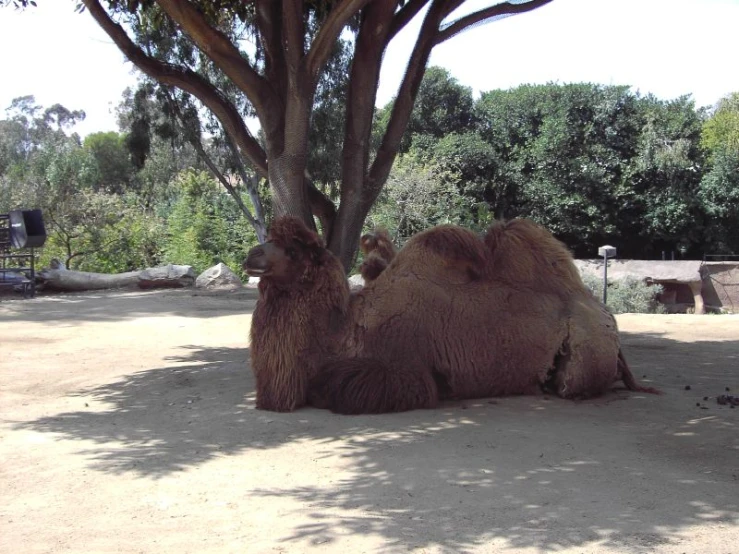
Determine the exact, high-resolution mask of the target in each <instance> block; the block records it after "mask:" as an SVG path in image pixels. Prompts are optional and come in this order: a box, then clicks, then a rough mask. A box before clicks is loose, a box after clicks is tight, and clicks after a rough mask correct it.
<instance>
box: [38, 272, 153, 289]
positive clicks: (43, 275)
mask: <svg viewBox="0 0 739 554" xmlns="http://www.w3.org/2000/svg"><path fill="white" fill-rule="evenodd" d="M140 273H141V272H140V271H128V272H126V273H114V274H108V273H91V272H87V271H73V270H71V269H43V270H41V271H40V272H39V273H37V274H36V281H37V282H38V284H39V285H40V286H41V287H43V289H44V290H58V291H68V292H73V291H84V290H102V289H121V288H126V287H135V286H137V285H138V282H139V274H140Z"/></svg>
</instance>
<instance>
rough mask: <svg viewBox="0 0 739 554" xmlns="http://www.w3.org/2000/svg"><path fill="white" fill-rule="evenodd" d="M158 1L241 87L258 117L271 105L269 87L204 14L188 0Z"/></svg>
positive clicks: (201, 48) (198, 45) (202, 49)
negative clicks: (210, 23)
mask: <svg viewBox="0 0 739 554" xmlns="http://www.w3.org/2000/svg"><path fill="white" fill-rule="evenodd" d="M158 4H159V5H160V6H161V7H162V9H163V10H164V11H165V12H167V15H169V17H171V18H172V20H173V21H175V22H176V23H177V24H178V25H179V26H180V27H181V28H182V30H183V31H184V32H185V33H187V35H188V36H189V37H190V38H191V39H192V40H193V42H194V43H195V45H196V46H197V47H198V49H200V51H202V52H203V53H204V54H205V55H206V56H208V57H209V58H210V59H211V60H213V62H214V63H215V64H216V65H217V66H218V67H219V68H221V69H222V70H223V72H224V73H225V74H226V75H227V76H228V77H229V78H230V79H231V80H232V81H233V82H234V84H235V85H236V86H237V87H239V88H240V89H241V90H242V91H244V93H245V94H246V95H247V96H248V97H249V99H250V100H251V101H252V104H254V108H255V109H256V111H257V115H259V118H260V119H261V118H262V117H263V116H264V115H265V114H266V113H267V111H268V110H269V107H270V97H271V96H272V95H271V91H270V87H269V85H268V83H267V81H266V80H265V79H264V78H263V77H261V76H260V75H259V74H258V73H257V72H256V71H255V70H254V68H253V67H252V66H251V65H250V64H249V62H248V61H246V60H245V59H244V58H243V57H242V55H241V52H239V49H238V48H236V47H235V46H234V45H233V43H232V42H231V40H229V38H228V37H227V36H226V35H224V34H223V33H222V32H221V31H219V30H218V29H215V28H214V27H212V26H211V25H209V24H208V22H207V21H206V19H205V17H203V15H202V14H201V13H200V12H199V11H198V10H197V8H196V7H195V6H193V5H192V4H191V3H190V2H189V1H187V0H158Z"/></svg>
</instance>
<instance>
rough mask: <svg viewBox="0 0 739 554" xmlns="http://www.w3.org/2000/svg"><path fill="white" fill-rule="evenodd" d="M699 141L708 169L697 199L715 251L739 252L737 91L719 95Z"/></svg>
mask: <svg viewBox="0 0 739 554" xmlns="http://www.w3.org/2000/svg"><path fill="white" fill-rule="evenodd" d="M701 144H702V145H703V147H704V148H705V149H706V150H707V154H708V160H709V168H708V170H707V171H706V172H705V174H704V175H703V179H702V180H701V184H700V193H699V198H700V200H701V202H702V205H703V208H704V209H705V211H706V214H707V222H706V234H707V236H708V239H709V240H710V243H711V245H712V247H713V248H714V253H721V254H737V253H739V207H738V206H739V92H735V93H733V94H730V95H729V96H727V97H725V98H722V99H721V100H720V101H719V102H718V104H717V105H716V109H715V110H714V112H713V114H712V115H711V117H710V118H709V119H708V120H707V121H706V122H705V124H704V125H703V130H702V133H701Z"/></svg>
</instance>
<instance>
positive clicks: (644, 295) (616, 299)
mask: <svg viewBox="0 0 739 554" xmlns="http://www.w3.org/2000/svg"><path fill="white" fill-rule="evenodd" d="M583 282H584V283H585V286H587V287H588V288H589V289H590V291H591V292H592V293H593V294H594V295H595V297H596V298H603V279H600V278H598V277H596V276H594V275H590V274H585V275H583ZM661 293H662V286H661V285H653V284H647V283H646V282H644V281H643V280H642V279H634V278H633V277H627V278H626V279H622V280H618V281H609V282H608V296H607V297H606V303H607V304H606V305H607V306H608V309H609V310H610V312H611V313H614V314H658V313H664V311H665V310H664V307H663V306H661V305H660V304H659V302H657V296H658V295H659V294H661Z"/></svg>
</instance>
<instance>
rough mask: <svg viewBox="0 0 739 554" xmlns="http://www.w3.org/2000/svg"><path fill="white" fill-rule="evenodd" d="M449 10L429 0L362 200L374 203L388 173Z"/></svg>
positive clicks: (442, 3)
mask: <svg viewBox="0 0 739 554" xmlns="http://www.w3.org/2000/svg"><path fill="white" fill-rule="evenodd" d="M450 9H453V8H452V7H451V6H450V3H449V2H446V1H445V0H433V2H432V4H431V7H430V8H429V11H428V13H427V14H426V17H425V19H424V21H423V25H422V26H421V32H420V33H419V35H418V40H417V41H416V45H415V46H414V48H413V52H412V53H411V58H410V60H409V61H408V68H407V69H406V72H405V77H403V81H402V83H401V85H400V89H399V90H398V96H397V98H396V99H395V103H394V104H393V110H392V112H391V114H390V121H389V122H388V126H387V129H386V130H385V135H384V136H383V137H382V143H381V144H380V148H379V149H378V151H377V156H376V157H375V161H374V162H373V163H372V167H371V168H370V171H369V174H368V178H367V183H366V187H365V191H366V193H365V194H366V198H365V202H370V203H371V202H374V200H375V199H376V198H377V195H378V194H379V192H380V189H381V188H382V185H383V184H384V183H385V181H386V180H387V177H388V175H389V174H390V169H391V168H392V165H393V161H394V160H395V156H396V155H397V153H398V149H399V148H400V141H401V139H402V138H403V133H404V132H405V129H406V127H407V126H408V121H409V119H410V116H411V112H412V111H413V104H414V103H415V100H416V95H417V94H418V89H419V87H420V86H421V81H422V80H423V74H424V73H425V71H426V64H427V63H428V59H429V55H430V54H431V50H432V49H433V47H434V44H435V38H436V35H437V33H438V29H439V25H440V24H441V21H442V20H443V19H444V17H446V16H447V15H448V14H449V11H450Z"/></svg>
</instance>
